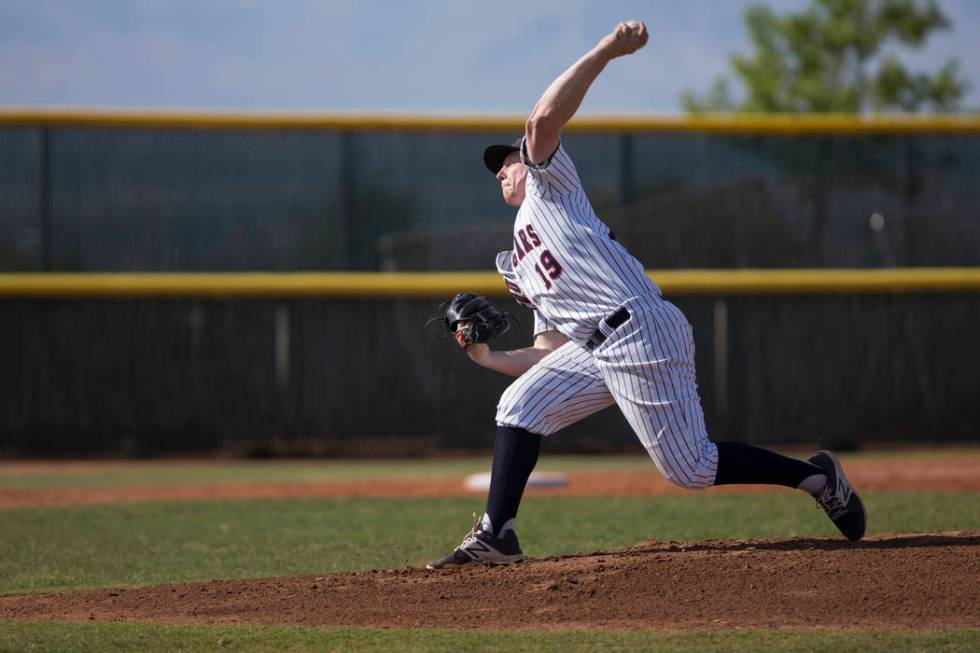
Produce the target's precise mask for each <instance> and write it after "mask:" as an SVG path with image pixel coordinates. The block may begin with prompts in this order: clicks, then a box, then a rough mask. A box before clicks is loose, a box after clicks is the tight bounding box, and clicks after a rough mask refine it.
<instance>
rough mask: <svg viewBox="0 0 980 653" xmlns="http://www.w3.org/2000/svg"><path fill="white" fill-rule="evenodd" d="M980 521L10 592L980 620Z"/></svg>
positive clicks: (508, 622) (348, 619)
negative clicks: (449, 564) (495, 563)
mask: <svg viewBox="0 0 980 653" xmlns="http://www.w3.org/2000/svg"><path fill="white" fill-rule="evenodd" d="M978 577H980V530H966V531H954V532H945V533H906V534H889V535H876V536H872V537H869V538H867V539H866V540H864V541H862V542H859V543H849V542H846V541H843V540H840V539H834V538H824V537H796V538H775V539H750V540H710V541H702V542H646V543H642V544H639V545H637V546H634V547H631V548H629V549H623V550H615V551H605V552H594V553H590V554H583V555H569V556H558V557H552V558H545V559H532V560H528V561H526V562H525V563H523V564H521V565H515V566H509V567H482V566H480V567H467V568H462V569H455V570H449V571H439V572H430V571H426V570H424V569H422V568H403V569H386V570H372V571H361V572H353V573H341V574H327V575H319V576H301V577H276V578H257V579H247V580H217V581H206V582H193V583H180V584H169V585H160V586H152V587H142V588H126V589H103V590H97V591H86V592H63V593H50V594H29V595H16V596H8V597H2V598H0V619H7V620H13V619H16V620H31V621H48V620H68V621H95V622H103V621H148V622H160V623H173V624H223V623H251V624H300V625H310V626H341V625H343V626H367V627H387V628H419V627H429V628H462V629H486V630H524V629H578V628H600V629H615V630H620V629H634V628H662V629H677V630H686V629H705V628H750V627H761V628H773V627H793V628H810V627H821V628H828V627H829V628H950V627H955V628H963V627H972V628H975V627H978V626H980V585H978V584H977V583H976V579H977V578H978Z"/></svg>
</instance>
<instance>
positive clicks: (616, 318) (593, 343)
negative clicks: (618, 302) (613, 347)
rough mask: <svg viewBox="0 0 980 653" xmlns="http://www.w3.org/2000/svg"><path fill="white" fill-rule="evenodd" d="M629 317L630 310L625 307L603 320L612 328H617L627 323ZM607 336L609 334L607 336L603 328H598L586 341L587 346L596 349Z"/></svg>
mask: <svg viewBox="0 0 980 653" xmlns="http://www.w3.org/2000/svg"><path fill="white" fill-rule="evenodd" d="M628 319H630V312H629V311H627V310H626V309H625V308H620V309H619V310H618V311H616V312H615V313H613V314H612V315H610V316H608V317H607V318H605V319H604V320H603V322H605V323H606V326H608V327H609V328H610V329H615V328H617V327H619V326H620V325H622V324H623V323H625V322H626V320H628ZM607 337H608V336H606V334H604V333H603V332H602V330H601V329H596V330H595V331H593V332H592V335H591V336H590V337H589V341H588V342H587V343H585V346H586V347H588V348H589V349H595V348H596V347H598V346H599V345H601V344H602V343H604V342H605V341H606V338H607Z"/></svg>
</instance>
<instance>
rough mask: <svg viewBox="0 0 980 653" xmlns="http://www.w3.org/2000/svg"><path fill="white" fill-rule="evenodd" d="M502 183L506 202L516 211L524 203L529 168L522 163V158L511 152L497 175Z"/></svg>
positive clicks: (501, 187) (501, 189)
mask: <svg viewBox="0 0 980 653" xmlns="http://www.w3.org/2000/svg"><path fill="white" fill-rule="evenodd" d="M497 179H498V180H499V181H500V191H501V192H502V193H503V194H504V202H506V203H507V204H508V205H509V206H513V207H514V208H515V209H516V208H518V207H519V206H520V205H521V204H523V203H524V182H525V181H527V168H526V167H525V166H524V164H523V163H521V156H520V155H519V154H518V153H517V152H511V153H510V154H508V155H507V158H506V159H504V165H503V167H502V168H500V172H498V173H497Z"/></svg>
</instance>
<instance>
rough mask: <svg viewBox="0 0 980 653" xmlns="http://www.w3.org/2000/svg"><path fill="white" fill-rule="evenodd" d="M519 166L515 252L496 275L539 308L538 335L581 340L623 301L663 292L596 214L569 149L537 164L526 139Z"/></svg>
mask: <svg viewBox="0 0 980 653" xmlns="http://www.w3.org/2000/svg"><path fill="white" fill-rule="evenodd" d="M521 161H522V162H523V163H524V165H526V166H527V168H528V174H527V182H526V186H525V191H526V192H525V197H524V203H523V204H521V208H520V209H519V210H518V211H517V218H516V219H515V220H514V248H513V249H512V250H510V251H507V252H501V253H500V254H498V255H497V270H498V271H499V272H500V273H501V274H502V275H503V277H504V281H505V283H506V284H507V286H508V289H510V291H511V293H512V294H514V295H515V298H516V299H517V300H518V301H519V302H521V303H525V302H526V305H530V306H533V307H534V308H535V329H534V332H535V334H537V333H540V332H541V331H547V330H557V331H560V332H561V333H563V334H564V335H566V336H568V337H569V338H571V339H572V340H577V341H579V342H584V341H586V340H588V339H589V336H591V335H592V332H593V331H594V330H595V329H596V327H597V326H598V324H599V321H600V320H601V319H602V318H604V317H606V316H607V315H609V314H610V313H612V312H614V311H615V310H616V309H617V308H618V307H619V306H621V305H622V304H623V302H625V301H626V300H628V299H630V298H631V297H639V296H642V295H649V294H651V293H653V294H657V295H659V294H660V289H659V288H658V287H657V286H656V284H654V283H653V282H652V281H650V278H649V277H647V276H646V274H645V273H644V271H643V265H642V264H641V263H640V262H639V261H638V260H636V259H635V258H634V257H633V256H632V255H630V253H629V252H627V251H626V248H624V247H623V246H622V245H620V244H619V243H618V242H616V240H614V239H613V237H612V234H611V233H610V231H609V228H608V227H607V226H606V225H605V224H604V223H603V222H602V221H601V220H600V219H599V217H598V216H597V215H596V214H595V211H593V210H592V204H591V203H590V202H589V199H588V198H587V197H586V196H585V191H584V190H583V189H582V183H581V181H580V180H579V178H578V172H576V170H575V165H574V164H573V163H572V159H571V157H569V156H568V154H567V153H566V152H565V149H564V147H562V146H561V145H560V144H559V146H558V149H557V150H555V152H554V153H553V154H552V155H551V157H550V158H549V159H548V160H547V161H545V162H543V163H541V164H537V165H535V164H533V163H531V162H530V161H529V160H528V156H527V149H526V146H525V144H524V142H523V141H522V142H521ZM515 286H516V288H515ZM522 300H524V301H522Z"/></svg>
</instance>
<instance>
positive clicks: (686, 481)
mask: <svg viewBox="0 0 980 653" xmlns="http://www.w3.org/2000/svg"><path fill="white" fill-rule="evenodd" d="M667 480H669V481H670V482H671V483H673V484H674V485H676V486H677V487H682V488H684V489H685V490H703V489H705V488H706V487H710V486H711V482H710V481H706V480H704V479H701V478H697V477H694V476H690V475H688V474H682V475H674V476H673V477H670V476H668V477H667Z"/></svg>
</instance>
